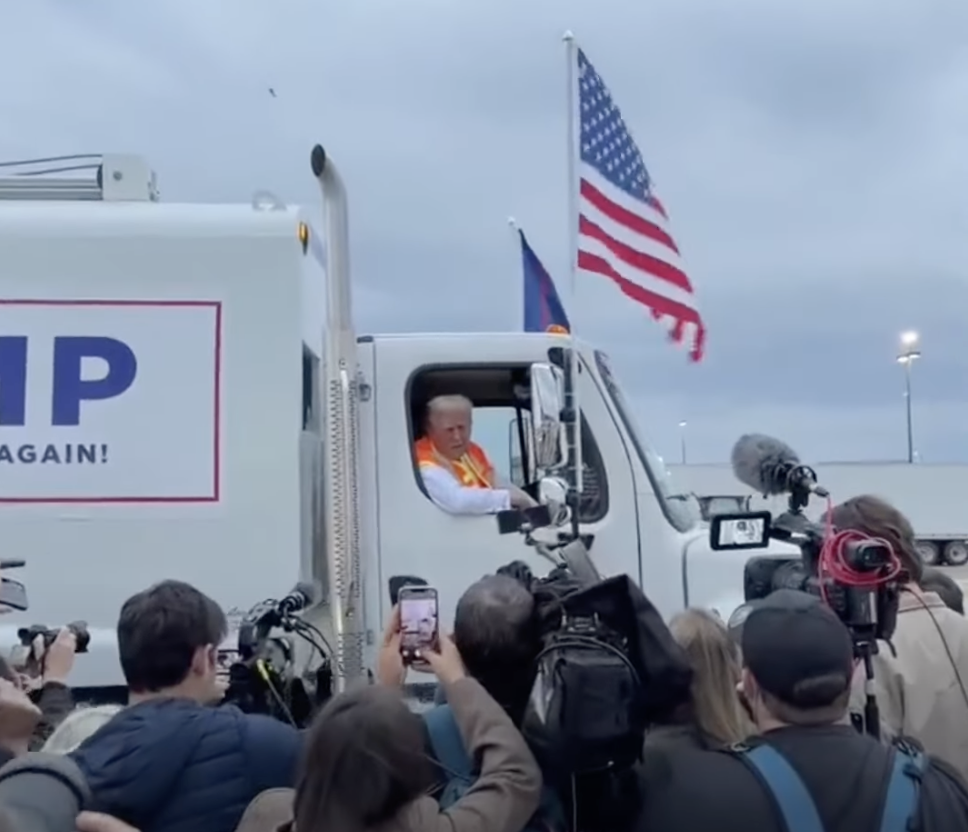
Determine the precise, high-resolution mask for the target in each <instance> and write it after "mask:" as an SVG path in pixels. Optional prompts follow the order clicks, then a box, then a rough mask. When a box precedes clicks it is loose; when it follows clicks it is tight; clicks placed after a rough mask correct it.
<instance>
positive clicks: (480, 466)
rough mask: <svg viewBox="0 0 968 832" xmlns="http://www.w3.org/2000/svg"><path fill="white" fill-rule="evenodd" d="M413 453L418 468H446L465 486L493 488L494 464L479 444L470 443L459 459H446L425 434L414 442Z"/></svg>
mask: <svg viewBox="0 0 968 832" xmlns="http://www.w3.org/2000/svg"><path fill="white" fill-rule="evenodd" d="M413 450H414V454H415V455H416V457H417V465H418V466H419V467H420V468H429V467H431V466H433V467H437V468H446V469H447V470H448V471H450V473H451V474H453V475H454V477H455V478H456V479H457V481H458V482H459V483H460V484H461V485H463V486H464V487H465V488H493V487H494V466H493V465H491V461H490V460H489V459H488V458H487V454H485V453H484V449H483V448H482V447H481V446H480V445H475V444H474V443H473V442H471V443H470V449H469V450H468V451H467V453H466V454H464V455H463V456H462V457H461V458H460V459H447V457H445V456H444V455H443V454H442V453H440V451H438V450H437V449H436V448H435V447H434V443H433V442H431V441H430V439H428V438H427V437H426V436H425V437H423V438H422V439H418V440H417V442H416V444H414V448H413Z"/></svg>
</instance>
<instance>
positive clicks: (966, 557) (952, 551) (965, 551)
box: [944, 540, 968, 566]
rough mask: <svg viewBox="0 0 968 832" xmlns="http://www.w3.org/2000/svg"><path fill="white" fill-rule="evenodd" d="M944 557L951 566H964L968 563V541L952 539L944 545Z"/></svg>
mask: <svg viewBox="0 0 968 832" xmlns="http://www.w3.org/2000/svg"><path fill="white" fill-rule="evenodd" d="M944 559H945V562H946V563H948V564H950V565H951V566H964V565H965V564H966V563H968V543H965V541H964V540H952V541H951V542H950V543H948V545H947V546H945V547H944Z"/></svg>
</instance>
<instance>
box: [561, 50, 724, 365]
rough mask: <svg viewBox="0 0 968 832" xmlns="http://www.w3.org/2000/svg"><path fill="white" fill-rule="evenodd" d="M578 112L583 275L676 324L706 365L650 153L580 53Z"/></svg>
mask: <svg viewBox="0 0 968 832" xmlns="http://www.w3.org/2000/svg"><path fill="white" fill-rule="evenodd" d="M575 51H576V52H577V55H578V108H579V120H580V122H581V130H580V138H579V144H580V151H579V159H578V175H579V180H580V191H579V200H578V269H579V271H582V272H587V273H591V274H596V275H602V276H604V277H607V278H609V279H610V280H612V281H613V282H614V283H615V284H616V285H617V286H618V287H619V289H621V290H622V292H623V293H624V294H625V295H626V296H627V297H629V298H631V299H632V300H634V301H636V302H637V303H641V304H642V305H643V306H647V307H648V308H649V309H650V310H651V312H652V317H653V318H655V319H656V320H658V321H665V322H668V323H669V324H670V332H669V334H670V337H671V338H672V340H673V341H675V342H676V343H681V342H682V341H684V340H685V339H686V337H687V334H688V336H689V339H690V353H689V355H690V358H691V359H692V360H693V361H700V360H702V357H703V347H704V344H705V340H706V328H705V326H704V325H703V321H702V317H701V316H700V314H699V310H698V309H697V307H696V298H695V292H694V291H693V288H692V283H691V282H690V280H689V278H688V276H687V275H686V272H685V271H684V269H683V265H682V262H681V258H680V256H679V248H678V246H677V245H676V243H675V240H673V238H672V234H671V233H670V231H669V218H668V216H667V215H666V211H665V208H663V206H662V203H661V202H659V200H658V198H657V197H656V196H655V194H654V192H653V190H652V180H651V179H650V178H649V172H648V170H646V167H645V162H644V161H643V160H642V153H641V151H640V150H639V148H638V146H637V145H636V144H635V142H634V141H633V139H632V136H631V135H630V134H629V129H628V127H627V126H626V124H625V120H624V119H623V118H622V113H621V112H620V111H619V109H618V106H616V104H615V102H614V101H613V100H612V95H611V93H609V91H608V88H607V87H606V86H605V84H604V82H603V81H602V79H601V77H600V76H599V74H598V73H597V72H596V71H595V68H594V67H593V66H592V65H591V63H590V62H589V61H588V58H586V57H585V53H584V52H582V51H581V50H580V49H576V50H575Z"/></svg>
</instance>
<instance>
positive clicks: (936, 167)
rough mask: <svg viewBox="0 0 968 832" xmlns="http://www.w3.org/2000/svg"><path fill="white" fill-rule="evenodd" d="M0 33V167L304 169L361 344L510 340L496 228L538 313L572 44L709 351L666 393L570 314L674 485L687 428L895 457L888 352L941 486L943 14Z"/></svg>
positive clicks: (125, 17) (557, 0)
mask: <svg viewBox="0 0 968 832" xmlns="http://www.w3.org/2000/svg"><path fill="white" fill-rule="evenodd" d="M8 6H9V8H5V9H4V10H3V11H2V12H0V26H2V27H3V29H4V31H16V32H18V33H20V36H19V37H18V38H17V39H16V40H15V41H14V42H13V43H12V44H11V45H10V47H9V48H8V49H6V50H5V52H4V54H3V55H0V70H2V71H3V73H4V77H5V78H14V77H15V78H18V79H19V80H18V82H17V84H16V85H13V84H8V86H7V88H6V89H5V95H4V109H5V118H4V121H3V124H2V125H0V156H3V157H5V158H10V157H16V156H20V155H41V154H46V153H50V152H71V151H91V150H94V151H99V150H112V149H119V150H136V151H138V152H143V153H145V154H146V155H147V156H148V157H149V158H150V159H151V161H152V163H153V164H154V166H155V167H156V168H157V170H158V172H159V175H160V177H161V183H162V186H163V189H164V194H165V197H166V199H187V200H201V199H209V200H228V199H235V200H237V199H247V198H248V197H249V195H250V194H251V192H252V191H253V190H255V189H256V188H258V187H271V188H273V189H275V190H276V191H277V192H278V193H280V194H281V195H282V196H284V197H285V198H286V199H288V200H293V201H306V202H311V201H313V200H315V199H316V197H317V195H316V194H315V192H314V189H313V184H312V182H311V181H310V179H309V177H308V153H309V148H310V147H311V146H312V144H313V143H314V142H315V141H317V140H323V141H324V142H325V143H326V145H327V147H328V148H329V149H330V150H331V152H332V153H333V155H334V157H335V158H336V159H337V161H338V162H339V164H340V165H341V167H342V168H343V170H344V174H345V176H346V178H347V181H348V182H349V186H350V197H351V200H352V202H351V206H352V209H353V216H352V229H353V241H354V265H355V269H356V278H357V280H358V291H357V294H356V309H357V313H358V317H359V322H360V326H361V328H362V329H366V330H405V329H478V330H486V329H492V330H493V329H506V328H516V327H517V326H519V324H520V317H521V310H520V283H519V274H518V263H517V258H516V252H515V251H514V248H513V241H512V239H511V237H510V235H509V234H508V231H507V228H506V225H505V218H506V216H507V215H508V214H514V215H515V216H516V217H517V218H518V219H519V220H520V221H521V223H522V224H523V226H524V228H525V229H526V231H527V232H528V234H529V237H530V238H531V240H532V242H533V243H534V245H535V247H536V249H537V250H538V252H539V254H541V256H542V257H543V258H544V259H545V260H546V262H547V265H548V267H549V269H550V270H551V271H552V272H553V273H554V274H555V275H557V276H558V281H559V284H560V286H561V287H562V288H563V289H564V287H565V285H566V284H567V278H566V264H567V238H566V182H565V164H566V163H565V153H566V147H565V140H564V135H563V131H564V124H565V114H564V112H563V103H564V102H563V96H564V83H563V76H562V73H563V55H562V49H561V45H560V41H559V38H560V34H561V32H562V31H563V30H564V29H565V28H566V27H571V28H573V29H574V30H575V32H576V33H577V34H578V35H579V36H580V37H581V40H582V44H583V46H585V47H586V48H587V50H588V53H589V56H590V57H591V59H592V60H593V61H594V62H595V64H596V66H597V67H598V69H599V70H600V72H601V73H602V75H603V77H604V78H605V80H606V83H608V84H609V85H610V86H611V88H612V90H613V92H614V94H615V96H616V99H617V100H618V102H619V104H620V105H621V106H622V108H623V110H624V112H625V115H626V119H627V121H628V122H629V123H630V124H631V126H632V128H633V131H634V133H635V135H636V137H637V139H638V141H639V143H640V144H641V146H642V148H643V151H644V152H645V155H646V161H647V162H648V164H649V165H650V168H651V172H652V174H653V175H654V177H655V179H656V181H657V184H658V187H659V189H660V194H661V196H662V197H663V200H664V201H665V202H666V204H667V206H668V207H669V209H670V212H671V214H672V219H673V226H674V230H675V233H676V236H677V238H678V240H679V242H680V246H681V248H682V249H683V252H684V254H685V257H686V260H687V262H688V264H689V266H690V270H691V273H692V275H693V278H694V281H695V283H696V285H697V287H698V292H699V296H700V299H701V301H702V303H703V307H704V311H705V314H706V317H707V320H708V322H709V329H710V336H709V339H710V340H709V353H708V360H707V362H706V363H705V364H704V365H703V366H700V367H692V366H689V365H688V364H687V362H686V358H685V356H684V354H683V353H682V352H678V351H674V350H671V349H669V348H668V347H667V346H666V344H665V343H664V340H665V339H664V334H663V333H662V332H661V331H660V330H659V328H658V327H657V326H655V325H654V324H653V323H652V322H651V320H650V319H649V318H648V316H647V315H646V314H644V313H643V312H642V311H641V310H638V309H635V308H631V307H629V305H628V304H627V303H625V302H624V300H623V299H621V298H618V297H616V296H615V295H614V293H611V292H608V291H604V292H603V291H601V290H602V288H603V287H599V286H591V287H589V286H587V285H586V286H583V292H588V293H589V294H588V295H587V299H586V296H585V294H582V295H581V296H580V298H579V300H580V303H579V304H578V305H577V307H576V309H575V310H573V312H574V317H575V318H576V320H577V322H578V324H579V327H580V329H581V330H582V332H583V333H584V334H585V335H586V336H587V337H588V338H589V339H591V340H594V341H597V342H600V343H602V345H603V346H605V347H606V348H607V349H608V350H609V351H610V352H611V353H612V354H613V356H614V357H615V360H616V364H617V365H618V368H619V371H620V374H621V375H622V376H623V378H624V379H625V380H626V383H627V385H628V388H629V391H630V395H631V397H632V398H633V400H634V401H635V402H636V403H637V406H638V407H639V409H640V414H641V417H642V421H643V422H644V423H646V426H647V428H648V429H649V430H650V432H652V433H653V434H654V436H655V439H656V440H657V444H658V446H659V448H660V450H664V451H665V452H666V453H667V455H672V456H675V454H676V449H677V448H678V433H677V428H676V424H677V423H678V421H679V420H680V419H682V418H687V419H688V420H689V422H690V426H689V428H688V430H689V437H690V447H694V448H695V452H696V454H697V455H698V458H702V459H707V460H709V459H711V460H715V459H724V458H725V457H726V455H727V453H728V448H729V444H730V442H731V441H732V440H733V439H734V438H735V436H736V435H737V434H738V433H741V432H743V431H744V430H749V429H758V430H769V431H772V432H776V433H779V434H781V435H782V436H784V437H786V438H788V439H789V440H790V441H791V442H794V443H795V444H799V446H800V447H801V450H803V452H804V455H805V456H806V455H810V456H812V457H813V458H830V457H840V458H845V457H851V456H860V457H863V456H879V457H884V456H899V455H901V454H902V453H903V451H904V446H903V412H902V410H901V408H902V401H901V399H900V394H901V384H902V379H901V374H900V370H899V369H898V367H897V366H896V365H895V364H894V363H893V361H892V356H893V351H894V349H895V342H896V337H897V333H898V332H899V331H900V330H901V329H904V328H907V327H916V328H919V329H920V330H921V331H922V332H923V333H924V346H925V359H924V361H923V362H922V363H921V364H920V365H919V366H918V367H917V368H916V377H915V382H916V388H915V390H916V399H915V402H916V404H917V406H918V411H917V412H918V436H919V446H920V447H921V450H922V453H923V455H924V457H925V458H929V457H930V458H934V459H947V458H968V442H966V441H965V440H966V438H968V437H966V436H965V429H964V428H962V427H961V425H962V423H963V422H964V419H963V416H964V410H965V407H966V397H968V391H966V389H965V387H964V379H965V378H966V377H968V366H966V363H968V358H965V354H964V353H965V351H964V349H963V345H964V343H965V337H964V325H963V322H962V318H963V312H962V310H964V309H966V308H968V303H966V301H968V281H966V280H965V277H964V270H965V264H966V263H968V242H966V235H965V229H966V228H968V200H965V198H964V191H965V185H966V184H968V155H966V154H965V153H964V150H963V147H964V141H965V136H966V135H968V111H965V109H964V107H963V101H964V98H965V94H966V93H968V9H966V7H965V6H964V4H963V3H960V2H956V0H933V2H931V3H923V4H915V3H910V2H904V1H903V0H840V1H839V2H836V3H835V2H833V0H819V1H818V2H815V3H811V4H793V5H791V4H776V3H775V2H767V0H737V2H734V3H731V4H723V3H721V2H714V1H713V0H656V2H652V3H648V4H636V3H632V2H630V0H613V2H610V3H609V4H607V6H608V13H607V14H603V13H602V11H601V10H599V11H596V10H595V8H594V7H593V6H592V5H589V4H587V3H579V2H578V0H567V2H566V1H565V0H535V2H531V3H528V4H521V3H517V4H512V3H511V2H510V0H495V1H494V2H490V3H487V4H484V3H474V4H467V3H453V2H451V3H445V2H443V0H436V2H432V0H411V2H408V3H399V2H394V1H393V0H366V2H358V3H357V2H354V3H339V4H336V3H333V4H319V3H314V2H309V0H279V2H275V3H272V4H266V3H264V2H256V0H233V1H232V2H228V0H209V2H207V3H204V4H199V3H189V2H187V0H168V2H166V3H164V4H153V5H151V6H147V7H141V6H139V7H138V8H135V7H134V6H133V5H132V4H130V3H124V2H121V1H120V0H112V2H107V0H105V2H102V3H100V4H95V5H94V6H92V5H91V4H81V5H70V4H62V3H58V2H53V0H47V2H44V0H36V2H34V3H31V4H8ZM603 8H604V7H603ZM41 43H42V44H43V45H42V46H40V45H39V44H41ZM269 87H273V88H274V89H275V90H276V92H277V97H276V98H273V97H271V96H270V95H269V94H268V88H269ZM604 288H605V289H608V288H609V287H604Z"/></svg>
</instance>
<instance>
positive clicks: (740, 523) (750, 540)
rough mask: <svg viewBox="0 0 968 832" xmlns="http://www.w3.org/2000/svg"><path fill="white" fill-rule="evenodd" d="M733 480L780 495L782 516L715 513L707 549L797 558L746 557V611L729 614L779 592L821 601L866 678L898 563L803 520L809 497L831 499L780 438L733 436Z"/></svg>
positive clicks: (889, 631)
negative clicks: (775, 544)
mask: <svg viewBox="0 0 968 832" xmlns="http://www.w3.org/2000/svg"><path fill="white" fill-rule="evenodd" d="M732 463H733V472H734V474H735V475H736V477H737V479H739V480H740V482H742V483H744V484H745V485H748V486H750V487H751V488H754V489H755V490H756V491H758V492H759V493H761V494H763V495H764V497H769V496H779V495H781V494H785V495H787V497H788V503H787V510H786V511H785V512H783V513H782V514H780V515H778V516H776V517H774V516H773V515H772V513H771V512H769V511H761V512H746V513H737V514H720V515H716V516H713V517H712V518H711V520H710V530H709V534H710V546H711V547H712V548H713V549H715V550H729V549H757V548H765V547H767V546H768V545H769V541H770V540H771V539H773V540H780V541H783V542H787V543H793V544H795V545H796V546H798V547H799V549H800V556H799V557H793V558H783V557H776V556H763V557H751V558H750V559H749V560H748V561H747V563H746V566H745V568H744V575H743V594H744V598H745V601H746V605H744V606H741V607H740V608H739V609H737V610H736V611H734V613H733V618H734V619H735V620H737V621H738V620H741V618H742V617H743V616H744V615H745V613H746V610H747V608H748V607H747V605H748V604H749V603H750V602H753V601H756V600H759V599H760V598H765V597H766V596H767V595H769V594H770V593H772V592H775V591H776V590H778V589H792V590H797V591H800V592H809V593H811V594H813V595H816V596H817V597H819V598H821V599H822V600H823V601H824V602H825V603H826V604H827V605H828V606H829V607H830V608H831V609H832V610H833V611H834V612H835V613H836V614H837V617H838V618H839V619H840V620H841V621H842V622H843V623H844V625H845V626H846V627H847V629H848V630H849V631H850V634H851V638H852V640H853V643H854V653H855V655H856V656H857V658H858V659H860V660H861V661H863V662H864V666H865V669H866V672H867V678H868V681H870V680H872V679H873V665H872V657H873V656H874V655H876V654H877V652H878V642H879V641H888V642H889V641H890V639H891V637H892V636H893V635H894V629H895V627H896V625H897V613H898V605H899V600H900V571H901V570H900V564H899V561H898V559H897V557H896V555H895V553H894V552H893V550H892V549H891V547H890V545H888V543H887V542H886V541H883V540H877V539H874V538H871V537H869V536H867V535H865V534H862V533H860V532H854V531H838V530H836V529H834V528H833V527H832V526H830V525H829V524H828V525H827V526H824V525H820V524H818V523H816V522H814V521H811V520H810V519H808V518H807V517H806V516H805V515H804V513H803V510H804V509H805V508H806V507H807V505H808V504H809V502H810V498H811V496H814V495H815V496H819V497H822V498H825V499H826V500H827V511H828V512H829V511H830V510H831V509H832V503H831V501H830V495H829V493H828V492H827V490H826V489H824V488H823V487H822V486H820V485H819V484H818V483H817V475H816V473H815V472H814V470H813V469H812V468H810V467H808V466H806V465H803V464H801V463H800V460H799V458H798V457H797V455H796V454H795V453H794V452H793V450H791V449H790V448H789V447H788V446H787V445H785V444H784V443H782V442H780V441H779V440H776V439H772V438H770V437H767V436H761V435H755V434H753V435H747V436H743V437H741V438H740V440H739V441H738V442H737V443H736V445H735V446H734V448H733V453H732ZM870 691H872V687H871V686H870V685H868V697H867V699H868V701H867V706H866V708H865V723H866V727H867V731H868V733H871V734H873V735H875V736H876V735H877V734H878V733H879V717H878V716H877V706H876V702H875V701H874V697H873V694H872V693H870Z"/></svg>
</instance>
